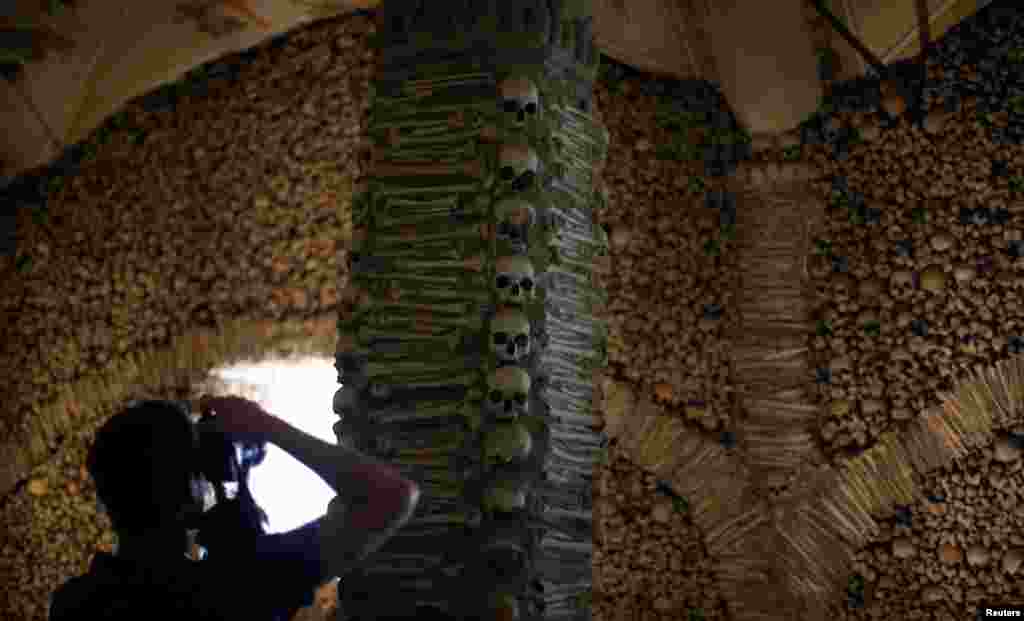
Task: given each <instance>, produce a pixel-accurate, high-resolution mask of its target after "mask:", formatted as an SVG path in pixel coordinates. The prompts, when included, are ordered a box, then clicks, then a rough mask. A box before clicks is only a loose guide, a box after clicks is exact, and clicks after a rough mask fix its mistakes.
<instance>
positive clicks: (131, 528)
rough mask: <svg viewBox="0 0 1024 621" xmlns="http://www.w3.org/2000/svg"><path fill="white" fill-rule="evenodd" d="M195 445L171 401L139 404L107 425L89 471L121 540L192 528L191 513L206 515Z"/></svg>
mask: <svg viewBox="0 0 1024 621" xmlns="http://www.w3.org/2000/svg"><path fill="white" fill-rule="evenodd" d="M195 446H196V436H195V431H194V429H193V425H192V423H191V422H190V420H189V419H188V415H187V413H186V412H185V410H184V409H182V408H179V407H178V406H177V405H176V404H174V403H172V402H167V401H141V402H137V403H134V404H131V405H130V406H129V407H127V408H125V409H124V410H122V411H121V412H119V413H117V414H116V415H114V416H113V417H111V418H110V420H108V421H106V422H105V423H104V424H103V426H102V427H101V428H100V430H99V431H98V432H97V433H96V438H95V441H94V442H93V444H92V446H91V447H90V449H89V454H88V457H87V461H86V467H87V468H88V470H89V474H90V476H91V477H92V480H93V482H94V483H95V484H96V494H97V496H98V497H99V500H100V502H101V503H102V505H103V509H104V510H105V511H106V513H107V514H108V515H109V517H110V520H111V522H112V523H113V527H114V530H115V532H117V533H118V535H125V536H144V535H145V534H146V533H152V532H167V531H173V530H178V529H181V530H184V529H185V528H187V526H186V523H185V520H186V518H187V516H188V515H189V513H190V512H192V511H196V510H197V507H198V510H199V511H201V510H202V491H201V490H198V489H197V488H196V487H195V485H194V477H193V467H194V465H195V463H194V459H193V449H194V447H195Z"/></svg>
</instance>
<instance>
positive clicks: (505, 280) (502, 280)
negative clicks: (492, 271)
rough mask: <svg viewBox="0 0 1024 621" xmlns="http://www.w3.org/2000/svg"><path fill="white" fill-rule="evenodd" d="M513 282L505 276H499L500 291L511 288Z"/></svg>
mask: <svg viewBox="0 0 1024 621" xmlns="http://www.w3.org/2000/svg"><path fill="white" fill-rule="evenodd" d="M511 282H512V280H511V279H510V278H509V277H508V276H505V275H504V274H502V275H501V276H498V280H497V284H498V288H499V289H504V288H505V287H507V286H509V284H511Z"/></svg>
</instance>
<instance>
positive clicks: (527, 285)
mask: <svg viewBox="0 0 1024 621" xmlns="http://www.w3.org/2000/svg"><path fill="white" fill-rule="evenodd" d="M519 284H520V286H521V287H522V288H523V290H524V291H533V280H531V279H529V278H524V279H523V281H522V282H521V283H519Z"/></svg>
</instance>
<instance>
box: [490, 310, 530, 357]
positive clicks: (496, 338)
mask: <svg viewBox="0 0 1024 621" xmlns="http://www.w3.org/2000/svg"><path fill="white" fill-rule="evenodd" d="M491 347H492V348H493V349H494V355H495V356H497V357H498V359H499V360H502V361H504V362H518V361H519V360H520V359H522V358H523V357H525V356H527V355H528V354H529V353H530V320H529V319H527V318H526V315H524V314H523V313H522V312H520V311H518V310H516V309H504V310H501V311H499V312H498V314H497V315H495V317H494V321H492V322H491Z"/></svg>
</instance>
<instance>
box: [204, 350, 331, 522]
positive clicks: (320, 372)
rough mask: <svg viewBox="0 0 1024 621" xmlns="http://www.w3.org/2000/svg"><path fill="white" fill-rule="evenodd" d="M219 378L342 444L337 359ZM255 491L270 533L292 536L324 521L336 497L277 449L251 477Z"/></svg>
mask: <svg viewBox="0 0 1024 621" xmlns="http://www.w3.org/2000/svg"><path fill="white" fill-rule="evenodd" d="M214 375H216V376H218V377H219V378H220V379H221V380H223V381H225V382H227V383H228V384H231V383H232V382H241V383H244V384H247V385H248V386H247V389H250V390H253V389H254V391H255V393H256V394H255V395H253V394H240V395H239V396H243V397H245V398H248V399H252V400H253V401H256V402H257V403H259V404H260V405H261V406H262V407H263V408H264V409H265V410H267V411H268V412H270V413H271V414H273V415H274V416H276V417H278V418H280V419H282V420H284V421H286V422H287V423H289V424H290V425H292V426H293V427H296V428H298V429H301V430H302V431H304V432H306V433H308V434H310V435H312V436H315V437H317V438H320V439H321V440H323V441H324V442H327V443H329V444H337V437H335V435H334V431H333V429H332V427H333V426H334V423H335V422H336V421H337V420H338V418H337V415H335V414H334V411H333V409H332V402H333V399H334V393H335V391H337V389H338V388H339V387H340V384H338V372H337V370H336V369H335V367H334V360H333V359H328V358H308V359H303V360H297V361H287V362H285V361H281V362H272V361H271V362H264V363H259V364H250V365H244V366H242V365H240V366H234V367H228V368H225V369H221V370H217V371H214ZM249 489H250V491H251V492H252V495H253V497H254V498H255V499H256V502H257V503H258V504H259V505H260V506H261V507H263V509H264V510H265V511H266V512H267V517H268V519H269V524H268V525H267V527H266V531H267V533H281V532H287V531H289V530H293V529H295V528H298V527H300V526H302V525H303V524H306V523H307V522H311V521H313V520H315V519H317V518H319V517H320V516H322V515H323V514H324V513H326V512H327V505H328V503H330V501H331V499H333V498H334V496H335V492H334V490H332V489H331V488H330V486H328V485H327V484H326V483H324V481H323V480H321V479H320V477H319V476H317V474H316V473H314V472H313V471H312V470H310V469H309V468H307V467H306V466H304V465H303V464H302V463H300V462H299V461H298V460H297V459H295V458H294V457H292V456H291V455H289V454H288V453H286V452H284V451H283V450H281V449H280V448H278V447H277V446H275V445H273V444H268V445H267V455H266V458H265V459H264V460H263V463H262V464H260V465H259V466H257V467H256V468H254V469H253V470H252V471H251V472H250V473H249Z"/></svg>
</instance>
